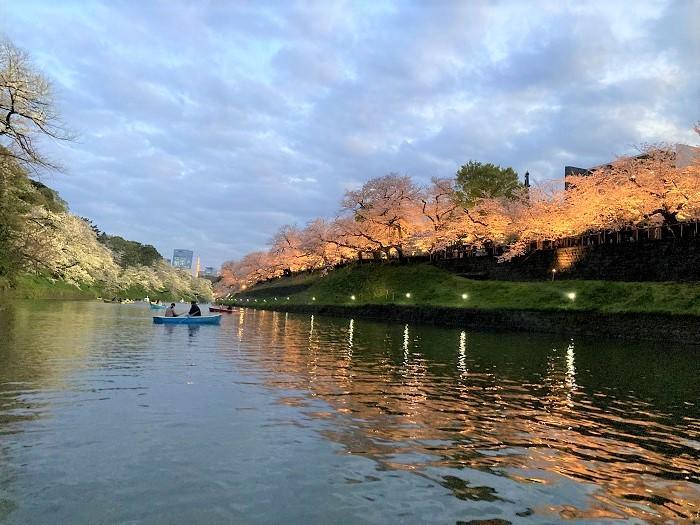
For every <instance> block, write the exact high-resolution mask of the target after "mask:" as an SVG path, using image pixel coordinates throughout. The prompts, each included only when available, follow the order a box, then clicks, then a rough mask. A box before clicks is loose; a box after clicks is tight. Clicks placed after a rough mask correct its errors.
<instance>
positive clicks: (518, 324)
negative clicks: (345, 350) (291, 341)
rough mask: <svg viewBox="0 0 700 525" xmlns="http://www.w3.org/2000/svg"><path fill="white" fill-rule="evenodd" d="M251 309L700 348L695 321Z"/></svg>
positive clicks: (435, 310) (376, 308) (575, 314)
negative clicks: (639, 341) (687, 345)
mask: <svg viewBox="0 0 700 525" xmlns="http://www.w3.org/2000/svg"><path fill="white" fill-rule="evenodd" d="M246 307H250V308H254V309H258V310H277V311H283V312H293V313H312V314H318V315H327V316H334V317H358V318H363V319H377V320H382V321H398V322H404V323H417V324H430V325H436V326H445V327H454V328H464V329H469V330H476V331H495V330H498V331H504V332H541V333H552V334H562V335H572V336H573V335H577V336H581V335H582V336H588V337H606V338H618V339H628V340H645V341H659V342H669V343H680V344H692V345H700V319H698V318H697V317H696V316H692V315H672V314H644V313H616V314H606V313H600V312H582V311H568V312H566V311H543V310H476V309H471V308H441V307H434V306H431V307H427V306H407V305H388V304H375V305H358V306H343V305H313V304H278V305H273V304H270V305H268V304H264V305H259V304H257V303H254V305H253V306H249V303H248V304H246Z"/></svg>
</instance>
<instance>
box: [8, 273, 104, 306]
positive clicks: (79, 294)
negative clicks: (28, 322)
mask: <svg viewBox="0 0 700 525" xmlns="http://www.w3.org/2000/svg"><path fill="white" fill-rule="evenodd" d="M97 296H98V292H97V290H94V289H92V288H85V287H83V288H78V287H77V286H74V285H72V284H68V283H66V282H63V281H55V280H52V279H48V278H46V277H41V276H29V275H24V276H20V277H18V278H17V280H16V282H15V283H13V285H12V286H10V284H9V283H7V282H5V281H3V280H0V297H3V298H8V299H62V300H85V299H94V298H96V297H97Z"/></svg>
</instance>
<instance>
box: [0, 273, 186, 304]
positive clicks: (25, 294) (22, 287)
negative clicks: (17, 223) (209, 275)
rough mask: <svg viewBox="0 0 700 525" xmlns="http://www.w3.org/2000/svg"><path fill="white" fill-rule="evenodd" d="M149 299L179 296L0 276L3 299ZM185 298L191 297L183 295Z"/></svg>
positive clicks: (27, 277) (132, 289)
mask: <svg viewBox="0 0 700 525" xmlns="http://www.w3.org/2000/svg"><path fill="white" fill-rule="evenodd" d="M147 295H148V296H150V298H151V299H153V300H156V299H160V300H161V301H170V300H179V299H181V297H177V298H176V299H173V298H172V297H171V296H172V294H170V293H169V292H167V291H166V292H153V291H151V292H150V293H149V292H148V290H146V289H144V288H143V287H142V286H131V287H129V288H127V289H124V290H119V292H113V291H112V292H107V291H104V290H102V289H101V288H99V287H96V286H86V285H83V286H81V287H80V288H79V287H77V286H75V285H72V284H68V283H66V282H64V281H61V280H54V279H49V278H47V277H42V276H38V275H23V276H20V277H18V278H17V279H16V282H15V283H14V284H13V285H12V286H10V284H9V283H7V282H6V281H4V280H3V279H1V278H0V298H5V299H56V300H90V299H96V298H98V297H104V298H105V299H111V298H112V297H121V298H122V299H135V300H136V299H143V298H144V297H146V296H147ZM182 298H184V299H185V300H190V299H193V298H192V297H189V296H183V297H182Z"/></svg>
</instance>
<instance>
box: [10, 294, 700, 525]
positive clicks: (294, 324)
mask: <svg viewBox="0 0 700 525" xmlns="http://www.w3.org/2000/svg"><path fill="white" fill-rule="evenodd" d="M150 315H151V312H150V311H149V310H148V309H147V308H146V307H145V306H144V305H142V304H135V305H113V304H103V303H96V302H95V303H92V302H34V303H23V302H20V303H16V304H9V305H3V310H0V523H3V524H5V523H8V524H10V523H11V524H26V523H32V524H43V523H46V524H54V523H70V524H80V523H86V524H92V523H145V524H156V523H157V524H161V523H162V524H171V523H182V524H190V523H270V524H272V523H304V524H306V523H376V524H385V523H452V524H455V523H470V522H472V523H478V522H479V521H478V520H501V521H500V522H499V521H495V522H493V521H492V522H491V523H507V522H510V523H557V522H561V521H567V520H571V519H574V520H576V522H577V523H608V522H609V523H620V522H624V521H625V520H627V521H629V522H631V523H640V522H651V523H661V522H692V521H693V520H698V519H700V348H699V347H692V346H688V347H682V346H674V345H659V344H652V343H627V342H615V341H604V340H595V339H582V338H575V339H573V340H572V339H569V338H566V337H562V336H548V335H534V334H532V335H529V334H506V333H502V334H494V333H475V332H472V331H461V330H458V329H443V328H434V327H426V326H413V325H403V324H395V323H381V322H372V321H365V320H360V319H341V318H321V317H318V316H316V317H314V316H311V315H300V314H285V313H281V312H271V311H267V312H266V311H255V310H236V311H234V313H233V314H225V317H224V318H223V320H222V323H221V326H200V327H188V326H164V325H153V324H152V322H151V319H150Z"/></svg>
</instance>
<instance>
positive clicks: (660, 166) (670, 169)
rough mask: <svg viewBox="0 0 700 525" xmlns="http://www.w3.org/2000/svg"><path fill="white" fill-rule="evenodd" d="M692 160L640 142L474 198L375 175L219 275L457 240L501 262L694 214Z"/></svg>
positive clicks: (698, 178) (697, 181)
mask: <svg viewBox="0 0 700 525" xmlns="http://www.w3.org/2000/svg"><path fill="white" fill-rule="evenodd" d="M696 131H698V133H700V126H699V128H698V129H697V130H696ZM698 160H700V159H696V161H695V162H694V163H691V165H689V166H684V167H676V155H675V152H674V151H673V150H671V149H668V148H663V147H647V148H645V149H643V151H642V153H641V154H640V155H637V156H634V157H622V158H620V159H618V160H616V161H614V162H612V163H610V164H608V165H606V166H603V167H600V168H596V169H594V170H592V171H591V172H590V174H587V175H576V176H569V177H567V178H566V187H565V188H562V185H561V182H558V183H557V184H556V185H554V184H553V183H549V184H539V185H537V186H535V187H532V188H525V187H523V186H519V187H517V188H513V190H512V191H511V192H510V193H509V194H508V195H498V196H485V197H478V196H477V197H475V198H473V199H471V201H470V202H469V204H468V205H465V203H464V202H463V199H460V197H459V195H457V192H456V185H455V179H432V181H431V183H430V184H429V185H427V186H424V187H421V186H419V185H417V184H415V183H414V182H413V181H412V180H411V179H410V178H409V177H405V176H399V175H395V174H390V175H386V176H383V177H377V178H374V179H371V180H369V181H367V182H366V183H365V184H364V185H363V186H362V187H361V188H360V189H358V190H350V191H347V192H346V193H345V196H344V198H343V200H342V204H341V213H340V215H339V216H338V217H336V218H335V219H333V220H331V221H327V220H324V219H321V218H319V219H315V220H313V221H312V222H310V223H309V224H308V225H307V226H306V227H304V228H298V227H296V226H284V227H282V228H281V229H280V230H279V231H278V232H277V234H276V235H275V236H274V237H273V239H272V241H271V248H270V250H269V251H268V252H254V253H251V254H248V255H246V256H245V257H244V258H243V259H241V260H240V261H231V262H228V263H226V264H224V266H223V267H222V282H223V284H224V286H227V287H230V288H240V287H241V286H242V285H244V284H245V285H250V284H254V283H255V282H257V281H261V280H266V279H270V278H275V277H279V276H281V275H283V274H285V273H290V272H299V271H305V270H315V269H328V268H331V267H333V266H336V265H338V264H343V263H345V262H348V261H352V260H357V259H362V258H364V256H365V255H370V256H371V257H372V258H374V259H380V258H390V257H399V258H403V257H404V256H406V255H407V254H411V255H414V254H415V255H418V254H420V255H428V254H433V253H437V252H439V251H441V250H444V249H446V248H449V247H451V246H455V245H458V244H459V245H461V246H470V247H473V248H482V247H487V246H494V247H500V248H502V250H503V255H502V256H501V259H502V260H507V259H511V258H513V257H517V256H519V255H522V254H524V253H526V252H527V251H528V250H529V249H530V248H531V246H532V245H533V243H537V242H541V241H551V240H555V239H560V238H563V237H569V236H577V235H582V234H586V233H592V232H598V231H611V230H612V231H616V230H621V229H625V228H630V227H644V226H654V225H664V224H668V225H672V224H676V223H679V222H684V221H689V220H699V219H700V162H698Z"/></svg>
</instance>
